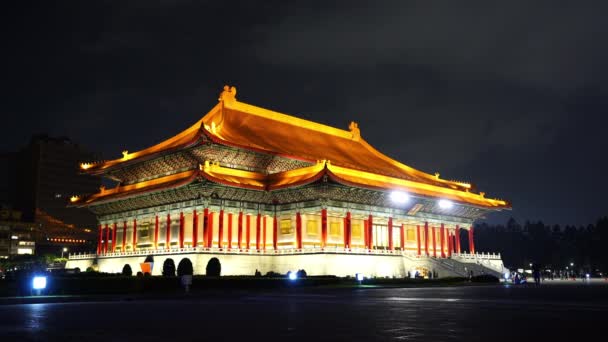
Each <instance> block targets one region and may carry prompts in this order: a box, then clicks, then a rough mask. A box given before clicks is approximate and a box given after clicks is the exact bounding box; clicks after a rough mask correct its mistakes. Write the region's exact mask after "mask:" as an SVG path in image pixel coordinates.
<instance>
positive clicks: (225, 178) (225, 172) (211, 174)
mask: <svg viewBox="0 0 608 342" xmlns="http://www.w3.org/2000/svg"><path fill="white" fill-rule="evenodd" d="M201 175H202V176H203V177H205V178H207V179H209V180H211V181H214V182H218V183H222V184H226V185H231V186H236V187H246V188H252V189H256V190H267V191H268V190H276V189H280V188H285V187H292V186H298V185H304V184H308V183H312V182H314V181H316V180H318V179H320V178H321V177H322V176H323V175H328V176H329V177H330V178H331V179H333V180H334V181H336V182H338V183H343V184H346V185H350V186H358V187H364V188H370V189H379V190H401V191H405V192H408V193H411V194H415V195H421V196H429V197H439V198H444V199H450V200H453V201H456V202H461V203H469V204H474V205H479V206H483V207H488V208H496V209H498V208H509V207H510V204H509V203H508V202H507V201H503V200H497V199H491V198H485V195H484V194H481V193H480V194H475V193H472V192H467V191H462V190H457V189H451V188H446V187H441V186H438V185H433V184H426V183H420V182H415V181H410V180H404V179H400V178H395V177H390V176H383V175H378V174H375V173H370V172H364V171H360V170H355V169H350V168H345V167H341V166H337V165H333V163H330V162H326V161H322V162H319V163H317V164H316V165H313V166H309V167H305V168H301V169H296V170H290V171H285V172H280V173H275V174H271V175H263V174H260V173H255V172H249V171H241V170H234V169H229V168H224V167H221V166H219V165H205V167H203V168H201Z"/></svg>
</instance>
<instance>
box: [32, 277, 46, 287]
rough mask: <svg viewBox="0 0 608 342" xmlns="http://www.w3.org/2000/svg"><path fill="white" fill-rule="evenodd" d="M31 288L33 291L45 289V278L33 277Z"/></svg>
mask: <svg viewBox="0 0 608 342" xmlns="http://www.w3.org/2000/svg"><path fill="white" fill-rule="evenodd" d="M32 287H33V288H34V290H44V289H45V288H46V277H34V280H33V281H32Z"/></svg>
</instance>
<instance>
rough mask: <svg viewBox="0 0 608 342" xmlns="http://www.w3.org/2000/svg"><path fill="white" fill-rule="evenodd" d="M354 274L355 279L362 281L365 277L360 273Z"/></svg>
mask: <svg viewBox="0 0 608 342" xmlns="http://www.w3.org/2000/svg"><path fill="white" fill-rule="evenodd" d="M355 276H356V277H357V281H363V279H365V277H363V274H362V273H357V274H356V275H355Z"/></svg>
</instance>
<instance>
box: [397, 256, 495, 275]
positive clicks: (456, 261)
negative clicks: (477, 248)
mask: <svg viewBox="0 0 608 342" xmlns="http://www.w3.org/2000/svg"><path fill="white" fill-rule="evenodd" d="M404 257H405V259H406V260H404V262H407V263H409V264H413V265H414V266H423V267H428V266H430V267H431V268H432V271H435V272H436V273H437V276H438V277H440V278H443V277H469V276H470V275H473V276H477V275H482V274H490V275H493V276H495V277H497V278H502V277H503V275H504V273H505V272H506V268H505V267H504V265H503V263H502V259H501V257H500V254H485V253H476V254H468V253H459V254H453V255H452V257H451V258H434V257H430V256H429V257H427V256H412V255H405V256H404ZM429 264H430V265H429Z"/></svg>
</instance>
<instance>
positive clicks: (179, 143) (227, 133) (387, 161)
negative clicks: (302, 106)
mask: <svg viewBox="0 0 608 342" xmlns="http://www.w3.org/2000/svg"><path fill="white" fill-rule="evenodd" d="M235 95H236V90H235V89H234V87H233V88H231V89H228V88H227V87H226V88H225V90H224V91H223V92H222V94H221V95H220V99H219V100H220V102H219V103H218V104H217V105H216V106H215V107H213V108H212V109H211V110H210V111H209V112H208V113H207V114H206V115H205V116H204V117H203V118H202V119H201V120H199V121H198V122H196V123H195V124H194V125H192V126H191V127H189V128H188V129H186V130H185V131H183V132H181V133H179V134H177V135H176V136H174V137H172V138H169V139H167V140H165V141H164V142H161V143H159V144H156V145H154V146H152V147H149V148H146V149H144V150H141V151H138V152H134V153H128V152H127V151H125V152H123V158H120V159H115V160H111V161H106V162H102V163H94V164H87V163H83V164H81V168H82V169H83V170H84V171H87V172H90V173H95V174H98V173H103V172H104V171H105V170H108V169H111V168H113V167H119V166H120V165H121V164H123V163H125V162H130V161H133V162H135V161H136V160H138V159H142V158H145V157H151V156H153V155H155V154H157V153H160V152H165V151H169V150H173V149H179V148H184V147H187V146H191V145H193V144H195V143H196V142H197V141H198V139H199V137H200V134H202V133H205V134H207V135H208V136H209V137H210V138H211V139H213V140H214V141H216V142H218V143H221V144H225V145H232V146H237V147H242V148H247V149H253V150H258V151H263V152H266V153H273V154H279V155H283V156H286V157H290V158H295V159H300V160H308V161H311V162H315V161H317V160H330V161H331V162H332V164H333V165H337V166H342V167H347V168H352V169H356V170H361V171H365V172H371V173H376V174H380V175H386V176H391V177H395V178H401V179H408V180H412V181H417V182H422V183H429V184H436V185H439V186H445V187H449V188H452V189H460V190H466V189H470V188H471V185H470V184H467V183H462V182H454V181H447V180H443V179H440V178H439V177H438V176H435V175H430V174H427V173H424V172H421V171H418V170H416V169H413V168H411V167H409V166H407V165H404V164H402V163H400V162H398V161H396V160H393V159H391V158H389V157H387V156H386V155H384V154H382V153H380V152H379V151H377V150H376V149H374V148H373V147H372V146H371V145H369V144H368V143H367V142H366V141H365V140H364V139H363V138H362V137H361V135H360V131H359V128H358V126H357V124H355V123H351V125H350V127H349V130H348V131H346V130H342V129H338V128H334V127H330V126H326V125H322V124H319V123H315V122H312V121H308V120H304V119H300V118H297V117H294V116H290V115H286V114H282V113H278V112H274V111H271V110H267V109H264V108H260V107H256V106H252V105H249V104H246V103H242V102H239V101H237V100H236V97H235Z"/></svg>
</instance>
